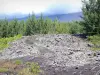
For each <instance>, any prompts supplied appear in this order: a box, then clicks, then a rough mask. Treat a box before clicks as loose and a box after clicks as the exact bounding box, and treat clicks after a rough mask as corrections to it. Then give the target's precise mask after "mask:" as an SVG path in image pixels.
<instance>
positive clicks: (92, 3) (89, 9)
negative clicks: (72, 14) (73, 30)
mask: <svg viewBox="0 0 100 75" xmlns="http://www.w3.org/2000/svg"><path fill="white" fill-rule="evenodd" d="M82 11H83V17H82V18H83V21H82V22H81V23H82V25H84V30H85V31H86V33H87V34H89V35H94V34H100V0H88V1H87V0H84V1H83V8H82Z"/></svg>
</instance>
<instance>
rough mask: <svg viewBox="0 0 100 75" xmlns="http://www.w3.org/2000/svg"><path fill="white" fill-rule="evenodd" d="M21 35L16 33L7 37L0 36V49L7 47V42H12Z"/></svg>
mask: <svg viewBox="0 0 100 75" xmlns="http://www.w3.org/2000/svg"><path fill="white" fill-rule="evenodd" d="M21 37H22V35H20V34H19V35H17V36H14V37H9V38H0V50H1V51H2V50H3V49H4V48H7V47H9V44H8V43H9V42H12V41H14V40H17V39H20V38H21Z"/></svg>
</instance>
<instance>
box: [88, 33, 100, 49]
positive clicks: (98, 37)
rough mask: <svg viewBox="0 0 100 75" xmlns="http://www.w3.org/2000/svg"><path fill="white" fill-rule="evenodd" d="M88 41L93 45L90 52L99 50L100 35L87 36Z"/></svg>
mask: <svg viewBox="0 0 100 75" xmlns="http://www.w3.org/2000/svg"><path fill="white" fill-rule="evenodd" d="M88 40H89V41H90V42H91V43H92V44H93V45H94V46H93V47H92V50H100V35H94V36H89V37H88Z"/></svg>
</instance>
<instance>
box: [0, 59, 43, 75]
mask: <svg viewBox="0 0 100 75" xmlns="http://www.w3.org/2000/svg"><path fill="white" fill-rule="evenodd" d="M16 62H17V63H16ZM28 63H29V64H26V63H22V61H21V60H15V61H9V60H7V61H0V73H7V72H9V73H11V74H12V75H13V74H14V73H16V74H17V75H38V74H39V73H40V72H41V70H40V67H39V65H38V64H37V63H34V62H28Z"/></svg>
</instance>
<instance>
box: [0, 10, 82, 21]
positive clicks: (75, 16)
mask: <svg viewBox="0 0 100 75" xmlns="http://www.w3.org/2000/svg"><path fill="white" fill-rule="evenodd" d="M80 16H82V12H76V13H69V14H56V15H45V14H44V16H43V17H44V19H45V18H47V17H48V18H50V19H52V20H54V19H56V18H57V19H58V20H59V21H60V22H68V21H69V22H70V21H78V20H81V18H80ZM15 17H16V18H17V19H18V20H26V19H27V18H28V14H13V15H6V18H8V20H12V19H13V18H15ZM39 17H40V16H39V15H36V18H39ZM0 19H4V16H3V15H2V16H0Z"/></svg>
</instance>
